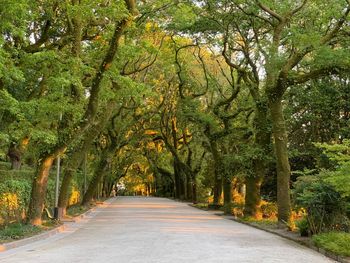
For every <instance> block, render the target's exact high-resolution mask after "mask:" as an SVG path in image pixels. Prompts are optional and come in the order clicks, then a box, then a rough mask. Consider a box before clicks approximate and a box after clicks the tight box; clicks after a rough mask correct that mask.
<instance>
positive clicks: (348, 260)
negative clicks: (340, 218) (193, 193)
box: [189, 204, 350, 263]
mask: <svg viewBox="0 0 350 263" xmlns="http://www.w3.org/2000/svg"><path fill="white" fill-rule="evenodd" d="M189 206H191V207H194V208H197V209H199V210H202V211H207V212H212V214H213V215H217V216H221V217H223V218H225V219H227V220H232V221H234V222H237V223H240V224H243V225H247V226H250V227H254V228H256V229H259V230H262V231H265V232H268V233H270V234H274V235H277V236H280V237H282V238H285V239H288V240H291V241H294V242H296V243H298V244H300V245H303V246H306V247H308V248H310V249H312V250H314V251H316V252H318V253H320V254H322V255H324V256H326V257H328V258H330V259H333V260H335V261H338V262H340V263H350V257H343V256H339V255H336V254H334V253H332V252H329V251H327V250H325V249H323V248H319V247H316V246H315V245H313V244H312V242H310V240H302V239H297V238H293V237H291V236H288V235H285V234H283V233H280V232H278V231H275V230H273V229H267V228H263V227H260V226H257V225H254V224H251V223H248V222H244V221H241V220H239V219H236V218H235V217H234V216H227V215H225V214H224V213H223V212H222V211H218V210H209V209H207V210H205V209H201V208H199V207H196V206H194V205H192V204H189Z"/></svg>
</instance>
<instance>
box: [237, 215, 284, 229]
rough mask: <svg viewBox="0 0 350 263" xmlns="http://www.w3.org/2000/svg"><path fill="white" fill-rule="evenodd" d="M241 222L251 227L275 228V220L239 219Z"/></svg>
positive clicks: (276, 225)
mask: <svg viewBox="0 0 350 263" xmlns="http://www.w3.org/2000/svg"><path fill="white" fill-rule="evenodd" d="M240 220H241V221H242V222H246V223H250V224H252V225H256V226H261V227H267V228H277V227H278V224H277V219H255V218H253V217H241V218H240Z"/></svg>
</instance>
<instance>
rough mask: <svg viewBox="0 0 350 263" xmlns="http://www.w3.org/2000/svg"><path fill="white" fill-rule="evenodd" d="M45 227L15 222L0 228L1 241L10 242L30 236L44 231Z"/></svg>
mask: <svg viewBox="0 0 350 263" xmlns="http://www.w3.org/2000/svg"><path fill="white" fill-rule="evenodd" d="M43 230H44V228H41V227H38V226H32V225H25V224H21V223H15V224H10V225H7V226H5V227H4V228H2V229H0V243H5V242H10V241H14V240H18V239H22V238H25V237H30V236H33V235H36V234H39V233H40V232H42V231H43Z"/></svg>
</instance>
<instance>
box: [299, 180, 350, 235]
mask: <svg viewBox="0 0 350 263" xmlns="http://www.w3.org/2000/svg"><path fill="white" fill-rule="evenodd" d="M293 192H294V196H295V202H296V204H297V205H299V206H301V207H304V208H305V209H306V211H307V221H308V226H309V230H310V233H311V234H317V233H320V232H325V231H332V230H342V231H348V230H349V227H350V224H349V220H348V218H347V216H346V212H347V211H346V208H347V200H346V199H345V198H343V197H342V195H341V194H340V193H339V192H337V191H336V190H335V189H334V187H333V186H331V185H329V184H328V183H326V182H324V181H323V180H322V178H321V177H320V176H319V177H317V176H303V177H299V178H298V181H297V182H296V184H295V189H294V191H293Z"/></svg>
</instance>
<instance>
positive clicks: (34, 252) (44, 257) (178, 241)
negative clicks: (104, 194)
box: [0, 197, 334, 263]
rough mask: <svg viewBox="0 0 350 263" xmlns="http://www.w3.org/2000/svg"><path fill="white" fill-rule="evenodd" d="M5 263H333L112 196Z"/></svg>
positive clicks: (165, 205)
mask: <svg viewBox="0 0 350 263" xmlns="http://www.w3.org/2000/svg"><path fill="white" fill-rule="evenodd" d="M0 262H6V263H20V262H25V263H32V262H33V263H41V262H44V263H56V262H57V263H74V262H81V263H88V262H99V263H100V262H101V263H108V262H116V263H138V262H143V263H151V262H152V263H155V262H169V263H170V262H171V263H183V262H190V263H197V262H198V263H204V262H215V263H223V262H235V263H237V262H254V263H255V262H258V263H260V262H284V263H286V262H296V263H303V262H307V263H311V262H315V263H323V262H334V261H332V260H330V259H328V258H326V257H324V256H322V255H321V254H318V253H317V252H315V251H313V250H310V249H308V248H305V247H303V246H300V245H298V244H296V243H294V242H291V241H289V240H286V239H283V238H281V237H278V236H275V235H272V234H269V233H266V232H264V231H260V230H257V229H255V228H251V227H249V226H246V225H242V224H239V223H236V222H234V221H231V220H227V219H224V218H222V217H220V216H216V215H213V214H212V213H209V212H205V211H201V210H198V209H196V208H193V207H190V206H188V205H187V204H184V203H179V202H175V201H172V200H168V199H164V198H145V197H117V198H114V199H111V200H109V201H108V202H107V203H106V204H105V205H102V206H101V207H98V208H97V209H95V210H94V211H93V212H92V213H91V214H90V215H89V216H88V217H87V218H86V219H84V220H81V221H79V222H77V223H70V224H68V228H67V230H66V231H64V232H62V233H59V234H57V235H54V236H52V237H50V238H47V239H45V240H42V241H38V242H35V243H32V244H29V245H26V246H23V247H19V248H16V249H11V250H8V251H5V252H0Z"/></svg>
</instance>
